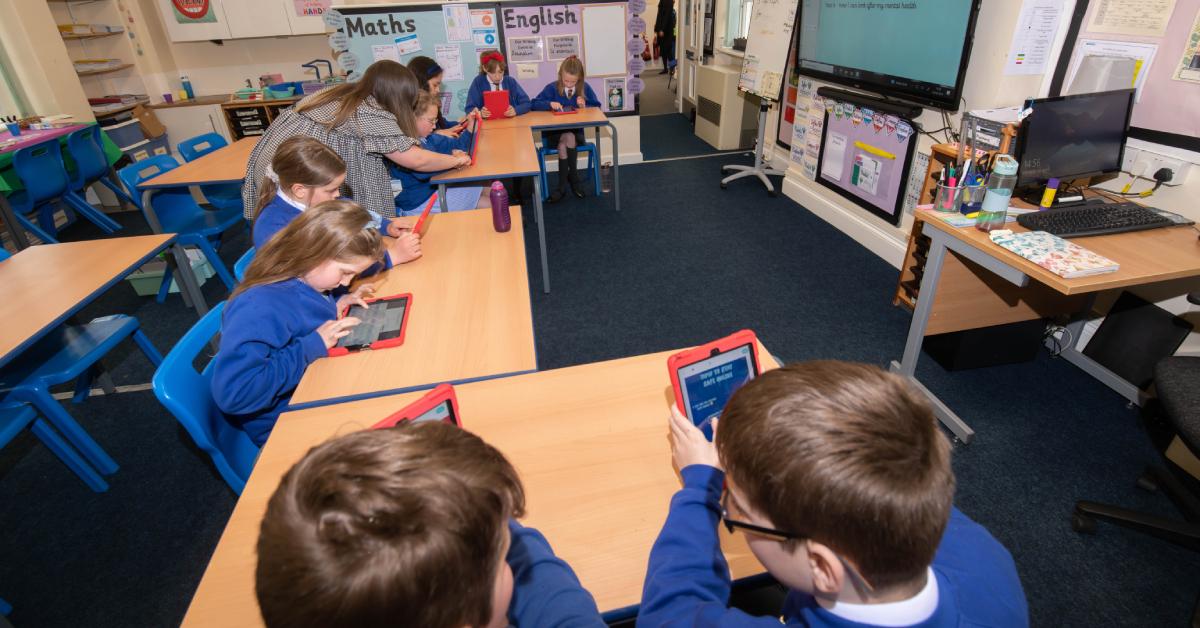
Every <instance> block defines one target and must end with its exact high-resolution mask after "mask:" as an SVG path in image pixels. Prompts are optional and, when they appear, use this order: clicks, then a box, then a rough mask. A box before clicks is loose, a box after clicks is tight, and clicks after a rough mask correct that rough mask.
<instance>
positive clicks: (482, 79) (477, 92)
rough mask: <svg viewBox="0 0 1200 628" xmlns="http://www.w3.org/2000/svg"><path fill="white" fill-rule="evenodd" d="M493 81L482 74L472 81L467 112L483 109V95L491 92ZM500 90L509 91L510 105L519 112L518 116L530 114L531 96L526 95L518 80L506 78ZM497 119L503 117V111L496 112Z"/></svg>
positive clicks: (468, 94)
mask: <svg viewBox="0 0 1200 628" xmlns="http://www.w3.org/2000/svg"><path fill="white" fill-rule="evenodd" d="M491 89H492V88H491V81H489V80H488V77H487V75H486V74H480V75H478V76H476V77H475V80H473V81H471V88H470V89H468V90H467V104H466V110H467V111H471V110H472V109H483V93H484V92H486V91H491ZM500 89H507V90H508V104H510V105H512V107H513V109H515V110H516V111H517V115H521V114H523V113H529V106H530V103H529V96H528V95H526V94H525V90H523V89H521V85H520V84H519V83H517V79H515V78H513V77H511V76H505V77H504V80H503V81H501V82H500ZM492 113H494V114H496V116H497V117H503V116H504V112H503V111H494V112H492Z"/></svg>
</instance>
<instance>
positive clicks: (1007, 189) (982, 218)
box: [975, 155, 1017, 232]
mask: <svg viewBox="0 0 1200 628" xmlns="http://www.w3.org/2000/svg"><path fill="white" fill-rule="evenodd" d="M1016 185H1017V160H1016V159H1013V158H1012V157H1010V156H1008V155H999V156H997V157H996V159H995V163H993V164H992V174H990V175H988V182H987V192H986V193H985V194H984V196H983V207H982V208H981V209H980V210H979V217H978V218H976V219H975V228H976V229H978V230H980V231H984V232H989V231H991V230H992V229H1000V228H1003V227H1004V221H1005V219H1006V218H1008V204H1009V202H1010V201H1012V195H1013V188H1015V187H1016Z"/></svg>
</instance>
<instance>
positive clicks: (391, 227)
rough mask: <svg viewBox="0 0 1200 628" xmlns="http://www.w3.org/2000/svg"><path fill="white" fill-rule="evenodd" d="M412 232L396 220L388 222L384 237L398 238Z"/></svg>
mask: <svg viewBox="0 0 1200 628" xmlns="http://www.w3.org/2000/svg"><path fill="white" fill-rule="evenodd" d="M409 231H412V227H410V226H409V225H406V224H404V223H402V222H400V221H398V220H391V221H388V227H387V233H385V234H384V235H386V236H388V237H391V238H399V237H400V236H402V235H404V234H406V233H408V232H409Z"/></svg>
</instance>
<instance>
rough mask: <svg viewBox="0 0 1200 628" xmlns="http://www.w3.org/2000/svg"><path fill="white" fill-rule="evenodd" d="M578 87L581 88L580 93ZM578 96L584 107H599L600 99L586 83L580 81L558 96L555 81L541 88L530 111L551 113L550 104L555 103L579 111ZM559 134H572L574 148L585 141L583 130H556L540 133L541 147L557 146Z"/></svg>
mask: <svg viewBox="0 0 1200 628" xmlns="http://www.w3.org/2000/svg"><path fill="white" fill-rule="evenodd" d="M580 87H582V88H583V89H582V93H581V91H580ZM580 96H583V102H584V106H586V107H599V106H600V99H599V98H596V92H594V91H592V86H591V85H588V84H587V83H585V82H583V81H580V82H579V83H578V84H576V85H575V87H572V88H569V89H564V93H562V94H560V93H558V82H557V81H555V82H553V83H550V84H548V85H546V87H544V88H542V92H541V93H540V94H538V95H537V96H535V97H534V99H533V101H532V102H533V104H532V109H533V111H553V109H552V108H551V107H550V103H552V102H556V103H558V104H560V105H562V108H563V109H579V103H578V102H576V100H575V99H576V98H578V97H580ZM568 121H569V120H565V119H564V122H568ZM561 133H574V134H575V145H576V146H582V145H583V143H584V141H585V140H584V137H583V129H565V130H557V131H543V132H542V145H543V146H555V145H557V144H558V136H559V134H561Z"/></svg>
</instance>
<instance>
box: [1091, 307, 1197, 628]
mask: <svg viewBox="0 0 1200 628" xmlns="http://www.w3.org/2000/svg"><path fill="white" fill-rule="evenodd" d="M1188 301H1190V302H1192V303H1194V304H1197V305H1200V293H1193V294H1189V295H1188ZM1154 386H1155V389H1156V390H1157V392H1158V403H1159V405H1160V407H1161V413H1162V415H1163V418H1164V419H1165V420H1166V422H1167V423H1168V424H1169V425H1170V427H1171V428H1172V430H1173V431H1174V432H1175V434H1177V435H1178V436H1179V440H1180V441H1182V442H1183V444H1184V445H1185V446H1186V447H1187V449H1188V451H1190V452H1191V453H1192V455H1195V456H1198V457H1200V357H1169V358H1165V359H1163V360H1162V361H1160V362H1159V363H1158V364H1157V365H1156V366H1155V368H1154ZM1138 486H1139V487H1141V488H1144V489H1146V490H1150V491H1153V490H1157V489H1159V488H1162V489H1163V491H1164V492H1165V493H1166V494H1167V495H1168V496H1169V497H1170V498H1171V500H1172V501H1174V502H1175V505H1176V506H1178V507H1179V510H1180V511H1182V512H1183V516H1184V518H1185V521H1177V520H1172V519H1164V518H1162V517H1156V516H1153V515H1149V514H1146V513H1141V512H1137V511H1134V510H1128V509H1125V508H1119V507H1116V506H1109V505H1107V504H1099V503H1096V502H1089V501H1078V502H1075V512H1074V514H1073V515H1072V517H1071V527H1072V528H1074V529H1075V531H1076V532H1084V533H1088V534H1092V533H1095V531H1096V522H1097V521H1098V520H1099V521H1108V522H1111V523H1115V524H1117V525H1121V526H1125V527H1127V528H1130V529H1133V530H1137V531H1138V532H1145V533H1147V534H1152V535H1154V536H1157V537H1159V538H1161V539H1165V540H1167V541H1170V542H1172V543H1175V544H1177V545H1182V546H1184V547H1187V548H1190V549H1193V550H1198V551H1200V497H1197V496H1196V494H1194V493H1193V492H1191V491H1190V490H1189V489H1188V488H1187V487H1185V486H1184V483H1183V482H1182V481H1180V479H1179V478H1177V477H1176V476H1175V475H1174V474H1172V473H1171V471H1170V470H1168V469H1163V468H1158V467H1147V468H1146V470H1145V471H1144V472H1143V473H1142V476H1141V477H1139V478H1138ZM1191 625H1192V626H1200V599H1198V600H1197V605H1196V607H1195V609H1194V610H1193V611H1192V623H1191Z"/></svg>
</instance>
